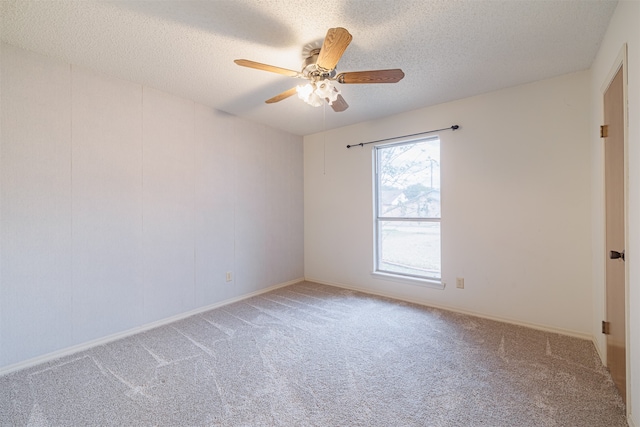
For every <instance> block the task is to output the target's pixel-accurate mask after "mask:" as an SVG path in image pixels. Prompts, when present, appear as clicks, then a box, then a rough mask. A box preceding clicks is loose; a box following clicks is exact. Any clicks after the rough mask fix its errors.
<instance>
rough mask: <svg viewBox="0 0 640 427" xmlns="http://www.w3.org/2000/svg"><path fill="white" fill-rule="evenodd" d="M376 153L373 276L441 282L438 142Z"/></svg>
mask: <svg viewBox="0 0 640 427" xmlns="http://www.w3.org/2000/svg"><path fill="white" fill-rule="evenodd" d="M374 152H375V187H376V198H375V199H376V200H375V205H376V206H375V228H376V229H375V242H376V245H375V249H376V250H375V272H376V273H386V274H392V275H396V276H403V277H408V278H416V279H426V280H432V281H438V282H439V281H440V280H441V277H442V276H441V268H440V139H439V138H437V137H435V138H424V139H419V140H411V141H405V142H401V143H396V144H388V145H379V146H377V147H375V150H374Z"/></svg>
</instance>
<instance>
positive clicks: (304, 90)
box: [296, 79, 340, 107]
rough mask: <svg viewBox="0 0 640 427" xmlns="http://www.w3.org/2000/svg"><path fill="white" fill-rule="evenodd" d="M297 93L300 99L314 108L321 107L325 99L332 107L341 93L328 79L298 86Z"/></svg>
mask: <svg viewBox="0 0 640 427" xmlns="http://www.w3.org/2000/svg"><path fill="white" fill-rule="evenodd" d="M296 92H297V93H298V98H300V99H302V100H303V101H304V102H306V103H307V104H309V105H311V106H313V107H320V106H321V105H322V103H323V100H324V99H326V100H327V102H328V103H329V105H332V104H333V102H334V101H335V100H337V99H338V95H340V91H339V90H338V89H337V88H336V87H335V85H334V84H333V82H331V80H328V79H325V80H321V81H319V82H311V83H307V84H305V85H298V86H296Z"/></svg>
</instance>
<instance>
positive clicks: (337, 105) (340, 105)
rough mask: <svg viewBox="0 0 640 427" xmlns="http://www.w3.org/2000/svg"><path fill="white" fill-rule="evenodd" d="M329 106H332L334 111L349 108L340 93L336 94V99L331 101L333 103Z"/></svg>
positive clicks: (338, 111) (337, 111)
mask: <svg viewBox="0 0 640 427" xmlns="http://www.w3.org/2000/svg"><path fill="white" fill-rule="evenodd" d="M331 108H333V111H335V112H336V113H340V112H342V111H344V110H346V109H347V108H349V104H347V101H345V100H344V98H343V97H342V95H338V99H336V100H335V101H333V103H332V104H331Z"/></svg>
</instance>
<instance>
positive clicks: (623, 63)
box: [600, 43, 632, 417]
mask: <svg viewBox="0 0 640 427" xmlns="http://www.w3.org/2000/svg"><path fill="white" fill-rule="evenodd" d="M627 63H628V59H627V44H626V43H624V44H623V45H622V48H621V49H620V52H619V53H618V56H617V57H616V59H615V62H614V63H613V66H612V67H611V70H610V71H609V73H608V74H607V77H606V78H605V80H604V83H603V85H602V87H601V89H600V103H601V107H602V110H601V114H602V116H601V120H600V121H601V122H602V123H601V124H605V123H604V95H605V93H606V92H607V90H608V89H609V86H610V85H611V83H612V82H613V79H614V78H615V76H616V74H617V73H618V71H619V70H620V69H621V68H622V102H623V107H622V110H623V116H624V117H623V123H624V126H623V127H624V130H623V134H624V209H623V210H624V241H625V243H624V244H625V247H624V248H623V249H625V251H626V250H627V249H628V246H629V109H628V82H629V73H628V68H627ZM601 153H602V159H601V160H602V162H601V164H602V188H603V193H602V196H603V201H604V197H605V194H606V193H605V191H606V185H605V182H604V178H605V176H604V167H605V157H604V145H603V146H602V151H601ZM602 207H603V210H602V212H603V216H602V219H603V222H602V225H601V227H602V236H603V249H604V250H602V251H601V252H602V263H603V266H604V270H603V272H604V274H605V276H604V278H603V279H604V280H603V287H602V297H603V298H602V302H603V304H602V313H604V316H603V319H602V320H607V319H606V316H607V283H606V271H607V270H606V262H607V256H606V254H607V253H608V252H607V251H608V250H609V249H608V248H607V247H606V233H607V230H606V206H605V204H604V203H603V204H602ZM626 252H627V251H626ZM629 261H630V260H629V258H627V262H625V263H624V309H625V365H626V366H625V377H626V381H625V383H626V387H625V388H626V396H627V399H626V410H627V414H626V415H627V417H628V416H629V415H630V414H631V402H632V399H631V383H630V380H631V378H630V375H629V373H630V372H631V361H630V351H629V350H630V349H629V341H630V338H629V337H630V330H629V329H630V326H631V323H630V320H629V319H630V317H629V316H630V313H629V309H630V307H629ZM602 354H603V355H604V359H605V364H606V365H607V366H608V354H607V345H606V339H605V345H604V348H603V349H602Z"/></svg>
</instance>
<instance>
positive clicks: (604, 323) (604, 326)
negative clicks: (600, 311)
mask: <svg viewBox="0 0 640 427" xmlns="http://www.w3.org/2000/svg"><path fill="white" fill-rule="evenodd" d="M610 329H611V323H609V322H607V321H605V320H603V321H602V333H603V334H605V335H609V334H610V333H611V332H610Z"/></svg>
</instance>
